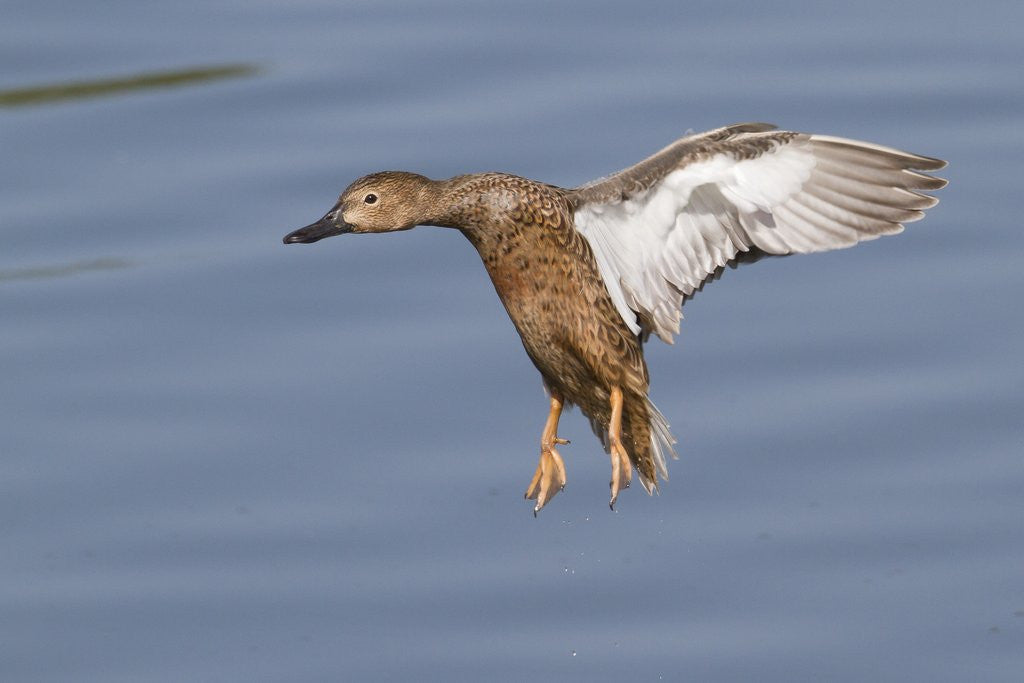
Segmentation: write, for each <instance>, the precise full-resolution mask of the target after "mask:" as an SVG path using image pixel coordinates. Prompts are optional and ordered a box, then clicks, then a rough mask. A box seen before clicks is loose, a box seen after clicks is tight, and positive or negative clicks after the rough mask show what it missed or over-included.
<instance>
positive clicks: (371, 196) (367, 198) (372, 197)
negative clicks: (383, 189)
mask: <svg viewBox="0 0 1024 683" xmlns="http://www.w3.org/2000/svg"><path fill="white" fill-rule="evenodd" d="M363 201H364V202H366V203H367V204H376V203H377V195H375V194H373V193H372V192H371V193H370V194H368V195H366V196H365V197H363Z"/></svg>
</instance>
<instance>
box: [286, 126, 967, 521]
mask: <svg viewBox="0 0 1024 683" xmlns="http://www.w3.org/2000/svg"><path fill="white" fill-rule="evenodd" d="M945 166H946V162H945V161H942V160H940V159H936V158H932V157H926V156H920V155H917V154H911V153H908V152H904V151H900V150H898V149H894V148H891V147H886V146H882V145H877V144H873V143H869V142H861V141H858V140H851V139H846V138H841V137H831V136H826V135H818V134H810V133H801V132H795V131H787V130H779V129H778V128H777V127H776V126H774V125H771V124H766V123H741V124H736V125H731V126H725V127H722V128H717V129H715V130H711V131H707V132H703V133H698V134H691V135H687V136H685V137H682V138H680V139H678V140H676V141H675V142H673V143H672V144H670V145H668V146H667V147H665V148H664V149H662V150H660V151H658V152H656V153H654V154H653V155H651V156H649V157H647V158H646V159H644V160H643V161H640V162H639V163H637V164H635V165H633V166H630V167H629V168H626V169H624V170H622V171H619V172H618V173H614V174H611V175H608V176H605V177H603V178H600V179H598V180H595V181H592V182H590V183H587V184H584V185H582V186H579V187H575V188H571V189H570V188H563V187H560V186H557V185H551V184H547V183H543V182H538V181H535V180H530V179H528V178H523V177H520V176H517V175H513V174H509V173H497V172H489V173H474V174H467V175H458V176H455V177H453V178H449V179H447V180H432V179H430V178H427V177H425V176H423V175H419V174H416V173H411V172H405V171H383V172H378V173H372V174H370V175H366V176H363V177H362V178H359V179H358V180H356V181H354V182H353V183H351V184H350V185H349V186H348V187H347V188H346V189H345V190H344V191H343V192H342V193H341V195H340V197H339V199H338V200H337V202H336V203H335V204H334V206H333V207H331V209H330V211H328V212H327V213H326V214H324V216H323V217H322V218H320V219H319V220H317V221H316V222H314V223H312V224H310V225H307V226H305V227H303V228H300V229H298V230H294V231H292V232H289V233H288V234H287V235H286V236H285V237H284V243H285V244H296V243H302V244H309V243H313V242H317V241H319V240H322V239H324V238H326V237H331V236H336V235H344V234H363V233H390V232H398V231H402V230H408V229H410V228H413V227H415V226H419V225H428V226H440V227H446V228H454V229H455V230H458V231H459V232H461V233H462V234H463V235H464V236H465V237H466V238H467V239H468V240H469V242H470V243H471V244H472V245H473V247H474V248H475V249H476V251H477V252H478V253H479V255H480V258H481V260H482V261H483V264H484V267H485V268H486V270H487V274H488V275H489V276H490V279H491V282H492V283H493V284H494V289H495V290H496V292H497V294H498V298H499V299H500V300H501V303H502V304H503V305H504V307H505V310H506V311H507V312H508V315H509V318H511V320H512V323H513V325H514V326H515V328H516V331H517V332H518V333H519V336H520V337H521V339H522V343H523V347H524V348H525V350H526V353H527V355H528V356H529V357H530V360H531V361H533V364H534V365H535V366H536V368H537V370H539V371H540V375H541V378H542V380H543V384H544V388H545V390H546V394H547V398H548V400H549V405H548V414H547V419H546V421H545V423H544V427H543V429H542V431H541V438H540V458H539V462H538V464H537V467H536V469H535V471H534V474H533V476H532V478H531V479H530V482H529V484H528V485H527V488H526V493H525V498H526V499H527V500H530V501H533V514H534V516H536V515H537V513H538V512H539V511H540V510H541V509H542V508H543V507H544V506H545V505H547V504H548V503H549V502H550V501H551V500H552V498H554V496H555V495H557V494H558V493H559V492H560V491H562V490H564V488H565V485H566V481H567V477H566V467H565V462H564V460H563V458H562V456H561V454H560V453H559V450H558V447H559V446H564V445H566V444H568V443H569V441H568V440H566V439H563V438H561V437H560V436H559V435H558V423H559V418H560V416H561V414H562V411H563V410H565V409H567V408H570V407H572V406H578V407H579V408H580V410H581V411H582V413H583V415H584V416H586V417H587V418H588V420H589V421H590V424H591V427H592V428H593V431H594V433H595V435H596V436H597V437H598V438H599V439H600V441H601V443H602V445H603V446H604V449H605V452H606V453H607V454H608V456H609V457H610V460H611V479H610V482H609V488H610V492H611V497H610V500H609V507H610V508H611V509H612V510H614V509H615V504H616V501H617V500H618V498H619V495H620V493H621V492H622V491H623V490H624V489H626V488H628V487H629V485H630V483H631V482H632V479H633V473H634V472H635V473H636V477H637V479H639V481H640V484H641V485H642V486H643V488H644V489H645V490H646V491H647V493H648V494H652V493H654V492H655V491H658V489H659V481H666V480H667V479H668V468H667V460H668V459H670V458H676V457H677V455H676V452H675V449H674V446H675V444H676V439H675V437H674V436H673V435H672V432H671V431H670V429H669V424H668V421H667V420H666V418H665V417H664V416H663V415H662V414H661V413H660V412H659V411H658V409H657V408H656V407H655V406H654V404H653V403H652V402H651V400H650V398H649V396H648V393H649V388H650V375H649V372H648V368H647V363H646V361H645V360H644V344H645V343H647V342H648V340H649V338H650V336H651V335H654V336H656V337H657V338H659V339H660V340H662V341H664V342H666V343H669V344H671V343H672V342H673V340H674V338H675V336H676V335H678V334H679V331H680V320H681V319H682V308H683V306H684V305H685V304H686V302H687V301H689V300H690V299H692V298H693V297H694V296H695V295H696V294H697V293H698V292H700V291H701V290H702V289H703V288H704V286H705V285H707V284H708V283H710V282H713V281H715V280H717V279H719V278H720V277H721V276H722V274H723V273H724V272H725V271H726V270H727V269H730V268H735V267H737V266H739V265H741V264H745V263H753V262H756V261H759V260H761V259H763V258H766V257H783V256H789V255H792V254H805V253H812V252H820V251H829V250H833V249H842V248H846V247H851V246H853V245H855V244H858V243H860V242H865V241H868V240H873V239H876V238H878V237H881V236H883V235H893V234H896V233H899V232H901V231H902V230H903V226H904V224H906V223H911V222H914V221H917V220H920V219H921V218H923V216H924V211H925V210H926V209H929V208H931V207H933V206H934V205H935V204H937V203H938V199H937V198H936V197H934V196H932V195H931V194H928V192H931V191H935V190H938V189H941V188H942V187H944V186H945V185H946V182H947V181H946V180H944V179H942V178H939V177H936V176H934V175H930V174H929V173H927V172H931V171H937V170H939V169H942V168H944V167H945Z"/></svg>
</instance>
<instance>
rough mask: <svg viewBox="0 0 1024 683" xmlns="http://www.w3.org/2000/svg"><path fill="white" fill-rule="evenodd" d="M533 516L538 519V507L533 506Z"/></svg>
mask: <svg viewBox="0 0 1024 683" xmlns="http://www.w3.org/2000/svg"><path fill="white" fill-rule="evenodd" d="M533 518H534V519H537V508H533Z"/></svg>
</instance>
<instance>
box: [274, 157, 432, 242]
mask: <svg viewBox="0 0 1024 683" xmlns="http://www.w3.org/2000/svg"><path fill="white" fill-rule="evenodd" d="M433 183H434V181H432V180H430V179H429V178H426V177H424V176H421V175H417V174H415V173H406V172H404V171H383V172H381V173H373V174H371V175H368V176H363V177H362V178H360V179H359V180H357V181H355V182H354V183H352V184H351V185H349V186H348V187H347V188H346V189H345V191H344V192H342V193H341V197H339V198H338V203H337V204H335V205H334V207H333V208H331V210H330V211H328V212H327V213H326V214H324V216H323V218H321V219H320V220H318V221H317V222H316V223H313V224H311V225H307V226H306V227H304V228H299V229H298V230H296V231H294V232H291V233H288V234H287V235H285V238H284V243H285V244H294V243H305V244H308V243H311V242H316V241H318V240H322V239H323V238H325V237H331V236H333V235H343V234H345V233H348V232H352V233H360V232H395V231H397V230H408V229H409V228H411V227H413V226H415V225H418V224H420V223H423V222H425V221H426V220H427V211H426V209H427V208H428V204H429V202H428V197H429V191H430V188H431V186H432V185H433Z"/></svg>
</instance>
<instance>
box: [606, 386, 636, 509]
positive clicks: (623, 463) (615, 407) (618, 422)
mask: <svg viewBox="0 0 1024 683" xmlns="http://www.w3.org/2000/svg"><path fill="white" fill-rule="evenodd" d="M610 402H611V407H612V419H611V422H610V423H609V424H608V441H609V451H610V455H611V459H612V480H611V483H610V484H609V485H610V486H611V489H612V499H611V500H610V501H609V502H608V506H609V507H610V508H611V509H612V510H614V509H615V501H616V500H618V498H619V490H620V489H628V488H629V482H630V481H631V480H632V479H633V468H632V467H631V466H630V464H629V454H627V453H626V449H625V448H624V447H623V445H622V389H620V388H619V387H613V388H612V394H611V400H610Z"/></svg>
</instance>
